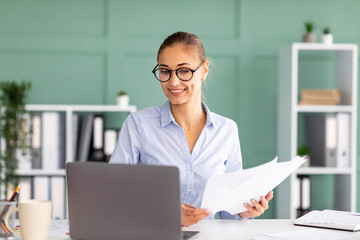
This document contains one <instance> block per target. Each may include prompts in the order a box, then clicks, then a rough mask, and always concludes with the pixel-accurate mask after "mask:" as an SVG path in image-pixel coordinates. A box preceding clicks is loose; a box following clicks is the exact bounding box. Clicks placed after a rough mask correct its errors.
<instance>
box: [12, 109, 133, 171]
mask: <svg viewBox="0 0 360 240" xmlns="http://www.w3.org/2000/svg"><path fill="white" fill-rule="evenodd" d="M25 109H26V110H27V111H29V112H64V113H65V119H66V120H65V121H66V123H65V126H66V129H65V131H66V133H65V138H66V146H65V147H66V162H73V161H74V160H75V159H73V145H72V132H73V126H72V124H73V123H72V118H73V114H74V113H79V112H92V113H95V112H129V113H133V112H135V111H136V106H134V105H130V106H128V107H126V108H124V107H119V106H117V105H50V104H34V105H32V104H29V105H26V107H25ZM17 173H18V174H19V176H65V170H64V169H59V170H42V169H30V170H21V169H19V170H18V171H17Z"/></svg>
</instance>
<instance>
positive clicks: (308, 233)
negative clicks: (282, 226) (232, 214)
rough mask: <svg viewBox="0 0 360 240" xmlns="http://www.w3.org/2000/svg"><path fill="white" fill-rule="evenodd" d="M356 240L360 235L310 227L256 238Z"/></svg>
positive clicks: (274, 239) (258, 239)
mask: <svg viewBox="0 0 360 240" xmlns="http://www.w3.org/2000/svg"><path fill="white" fill-rule="evenodd" d="M276 239H278V240H314V239H316V240H355V239H357V240H358V239H359V237H356V236H351V235H349V234H346V233H343V232H334V231H327V230H321V229H308V230H300V231H291V232H280V233H270V234H263V235H260V236H257V237H256V238H254V240H276Z"/></svg>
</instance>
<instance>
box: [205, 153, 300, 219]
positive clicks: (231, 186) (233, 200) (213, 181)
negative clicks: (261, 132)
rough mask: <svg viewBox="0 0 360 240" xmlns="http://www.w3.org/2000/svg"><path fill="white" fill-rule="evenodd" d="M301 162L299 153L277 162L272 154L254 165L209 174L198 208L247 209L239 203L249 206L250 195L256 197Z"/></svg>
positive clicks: (269, 188) (236, 211) (212, 209)
mask: <svg viewBox="0 0 360 240" xmlns="http://www.w3.org/2000/svg"><path fill="white" fill-rule="evenodd" d="M304 162H305V160H304V159H303V158H301V157H299V156H297V157H295V158H294V159H292V160H291V161H287V162H279V163H278V162H277V158H275V159H274V160H272V161H270V162H268V163H265V164H262V165H260V166H257V167H254V168H250V169H245V170H240V171H237V172H232V173H227V174H224V175H216V176H213V177H210V178H209V179H208V181H207V184H206V187H205V191H204V196H203V200H202V204H201V208H207V209H209V210H211V211H212V212H218V211H222V210H224V211H228V212H230V213H231V214H236V213H240V212H244V211H247V209H246V208H245V207H244V205H243V204H244V203H245V202H246V203H248V204H250V205H251V206H252V204H251V201H250V200H251V199H252V198H254V199H255V200H256V201H260V197H261V196H265V195H266V194H267V193H268V192H269V191H270V190H272V189H274V188H275V187H276V186H277V185H279V184H280V183H281V182H282V181H283V180H284V179H285V178H286V177H288V176H289V175H290V174H291V173H292V172H293V171H295V170H296V169H297V168H298V167H300V166H301V165H302V164H303V163H304Z"/></svg>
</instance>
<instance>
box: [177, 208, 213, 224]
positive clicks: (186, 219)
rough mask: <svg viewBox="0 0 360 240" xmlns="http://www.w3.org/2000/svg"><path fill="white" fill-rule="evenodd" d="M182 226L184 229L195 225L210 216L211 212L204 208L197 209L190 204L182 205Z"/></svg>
mask: <svg viewBox="0 0 360 240" xmlns="http://www.w3.org/2000/svg"><path fill="white" fill-rule="evenodd" d="M181 213H182V214H181V215H182V217H181V224H182V226H183V227H188V226H190V225H193V224H195V223H197V222H199V221H201V220H203V219H204V218H206V217H207V216H209V210H207V209H205V208H202V209H199V208H196V207H193V206H191V205H189V204H185V203H183V204H181Z"/></svg>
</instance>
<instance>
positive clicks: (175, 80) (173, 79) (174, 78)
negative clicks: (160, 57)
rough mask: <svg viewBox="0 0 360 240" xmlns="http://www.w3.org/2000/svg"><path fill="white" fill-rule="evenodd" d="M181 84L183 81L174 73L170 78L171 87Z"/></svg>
mask: <svg viewBox="0 0 360 240" xmlns="http://www.w3.org/2000/svg"><path fill="white" fill-rule="evenodd" d="M180 82H181V80H180V79H179V78H178V76H177V75H176V74H175V72H173V73H172V74H171V76H170V80H169V84H170V85H171V86H177V85H179V84H180Z"/></svg>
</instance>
